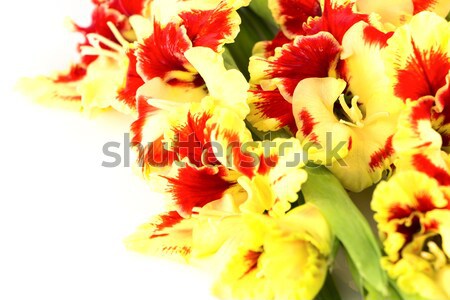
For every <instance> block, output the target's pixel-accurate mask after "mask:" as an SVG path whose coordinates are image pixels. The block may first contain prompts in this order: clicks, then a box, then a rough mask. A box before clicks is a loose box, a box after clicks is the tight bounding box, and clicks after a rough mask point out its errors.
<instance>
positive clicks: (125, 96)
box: [117, 50, 144, 109]
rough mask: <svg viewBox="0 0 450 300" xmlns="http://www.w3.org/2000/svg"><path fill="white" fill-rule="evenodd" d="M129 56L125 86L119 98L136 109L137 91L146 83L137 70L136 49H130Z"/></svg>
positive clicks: (120, 91)
mask: <svg viewBox="0 0 450 300" xmlns="http://www.w3.org/2000/svg"><path fill="white" fill-rule="evenodd" d="M127 56H128V59H129V64H128V71H127V77H126V81H125V86H124V87H123V88H121V89H119V91H118V96H117V99H118V100H119V101H122V102H124V103H125V104H126V105H128V106H129V107H131V108H133V109H134V108H136V91H137V89H138V88H140V87H141V86H142V85H143V84H144V81H143V80H142V78H141V76H139V74H138V73H137V72H136V63H137V61H136V56H135V55H134V51H133V50H129V51H128V52H127Z"/></svg>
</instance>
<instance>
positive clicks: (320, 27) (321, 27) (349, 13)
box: [303, 0, 369, 43]
mask: <svg viewBox="0 0 450 300" xmlns="http://www.w3.org/2000/svg"><path fill="white" fill-rule="evenodd" d="M354 5H355V3H354V2H352V1H344V3H339V1H330V0H325V4H324V8H323V14H322V16H321V17H317V18H310V19H309V20H308V22H307V23H306V24H304V25H303V30H304V32H305V34H307V35H313V34H316V33H318V32H321V31H327V32H329V33H331V34H332V35H333V36H334V38H335V39H336V40H337V41H338V42H339V43H342V38H343V37H344V35H345V33H346V32H347V30H348V29H350V27H352V26H353V25H354V24H356V23H358V22H360V21H364V22H369V16H368V15H367V14H362V13H357V12H355V11H354V10H355V9H354Z"/></svg>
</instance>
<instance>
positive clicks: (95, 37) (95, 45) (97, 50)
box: [81, 22, 129, 61]
mask: <svg viewBox="0 0 450 300" xmlns="http://www.w3.org/2000/svg"><path fill="white" fill-rule="evenodd" d="M107 25H108V27H109V29H110V30H111V32H112V33H113V34H114V37H115V38H116V39H117V40H118V41H119V43H120V44H117V43H115V42H113V41H111V40H109V39H107V38H105V37H104V36H102V35H100V34H97V33H89V34H88V35H86V38H87V39H88V41H89V44H91V46H83V47H81V54H82V55H97V56H106V57H110V58H112V59H114V60H117V61H120V60H121V58H122V57H123V55H125V47H126V46H127V45H129V42H128V41H127V40H125V38H124V37H123V36H122V34H121V33H120V32H119V30H118V29H117V27H116V26H115V25H114V24H113V23H112V22H108V23H107ZM101 44H103V45H105V46H107V47H109V48H110V49H111V50H106V49H103V48H102V47H101Z"/></svg>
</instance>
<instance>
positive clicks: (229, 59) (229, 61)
mask: <svg viewBox="0 0 450 300" xmlns="http://www.w3.org/2000/svg"><path fill="white" fill-rule="evenodd" d="M222 57H223V63H224V65H225V68H226V69H227V70H231V69H236V70H239V67H238V66H237V64H236V62H235V61H234V58H233V56H232V55H231V53H230V50H228V49H227V48H225V50H224V51H223V53H222Z"/></svg>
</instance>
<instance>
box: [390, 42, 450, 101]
mask: <svg viewBox="0 0 450 300" xmlns="http://www.w3.org/2000/svg"><path fill="white" fill-rule="evenodd" d="M412 44H413V49H414V54H413V56H411V57H409V59H408V65H407V66H406V68H405V69H401V70H398V72H397V82H398V83H397V84H396V86H395V94H396V95H397V96H398V97H400V98H402V99H403V100H406V99H408V98H409V99H412V100H417V99H419V98H420V97H423V96H428V95H429V96H435V95H436V93H437V91H438V90H439V89H440V88H441V87H442V86H444V85H445V78H446V75H447V74H448V72H449V70H450V60H449V59H448V53H443V52H442V51H437V50H436V49H431V50H427V51H424V52H421V51H420V50H419V49H418V48H417V47H416V45H415V43H414V41H412Z"/></svg>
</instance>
